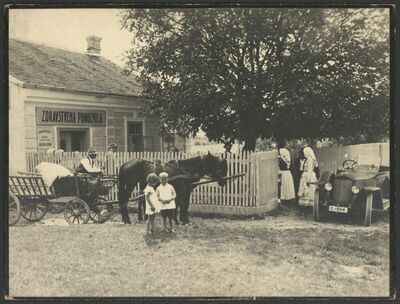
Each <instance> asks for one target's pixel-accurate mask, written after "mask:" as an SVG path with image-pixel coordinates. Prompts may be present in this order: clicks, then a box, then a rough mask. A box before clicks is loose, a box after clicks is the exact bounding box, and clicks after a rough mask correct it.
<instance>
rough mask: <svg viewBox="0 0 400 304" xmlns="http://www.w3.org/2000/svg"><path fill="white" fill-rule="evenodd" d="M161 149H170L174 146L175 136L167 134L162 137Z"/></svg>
mask: <svg viewBox="0 0 400 304" xmlns="http://www.w3.org/2000/svg"><path fill="white" fill-rule="evenodd" d="M162 143H163V145H162V149H163V151H172V150H173V149H174V148H175V136H174V135H167V136H164V137H163V138H162Z"/></svg>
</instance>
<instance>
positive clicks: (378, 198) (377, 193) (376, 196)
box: [360, 186, 383, 210]
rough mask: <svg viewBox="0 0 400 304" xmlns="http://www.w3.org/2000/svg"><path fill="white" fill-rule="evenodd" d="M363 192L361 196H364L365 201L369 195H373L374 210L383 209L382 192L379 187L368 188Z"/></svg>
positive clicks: (363, 189)
mask: <svg viewBox="0 0 400 304" xmlns="http://www.w3.org/2000/svg"><path fill="white" fill-rule="evenodd" d="M361 192H362V193H360V194H364V197H365V200H366V199H367V196H368V195H371V194H372V209H381V210H382V209H383V203H382V192H381V189H380V188H379V187H374V186H367V187H364V188H362V190H361Z"/></svg>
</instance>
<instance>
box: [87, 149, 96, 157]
mask: <svg viewBox="0 0 400 304" xmlns="http://www.w3.org/2000/svg"><path fill="white" fill-rule="evenodd" d="M87 153H88V155H97V151H96V149H95V148H93V147H90V148H89V150H88V152H87Z"/></svg>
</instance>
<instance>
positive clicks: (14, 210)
mask: <svg viewBox="0 0 400 304" xmlns="http://www.w3.org/2000/svg"><path fill="white" fill-rule="evenodd" d="M20 217H21V203H20V202H19V199H18V197H16V196H15V195H14V194H13V193H12V192H9V196H8V225H9V226H14V225H15V224H16V223H17V222H18V220H19V218H20Z"/></svg>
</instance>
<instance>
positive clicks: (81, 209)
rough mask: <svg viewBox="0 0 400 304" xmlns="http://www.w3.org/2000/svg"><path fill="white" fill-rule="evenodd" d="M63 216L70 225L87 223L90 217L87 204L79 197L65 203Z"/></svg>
mask: <svg viewBox="0 0 400 304" xmlns="http://www.w3.org/2000/svg"><path fill="white" fill-rule="evenodd" d="M64 217H65V220H66V221H67V223H68V224H70V225H80V224H87V222H89V219H90V209H89V206H88V204H86V202H85V201H83V200H81V199H79V198H74V199H72V200H70V201H69V202H68V203H67V204H66V206H65V209H64Z"/></svg>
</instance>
